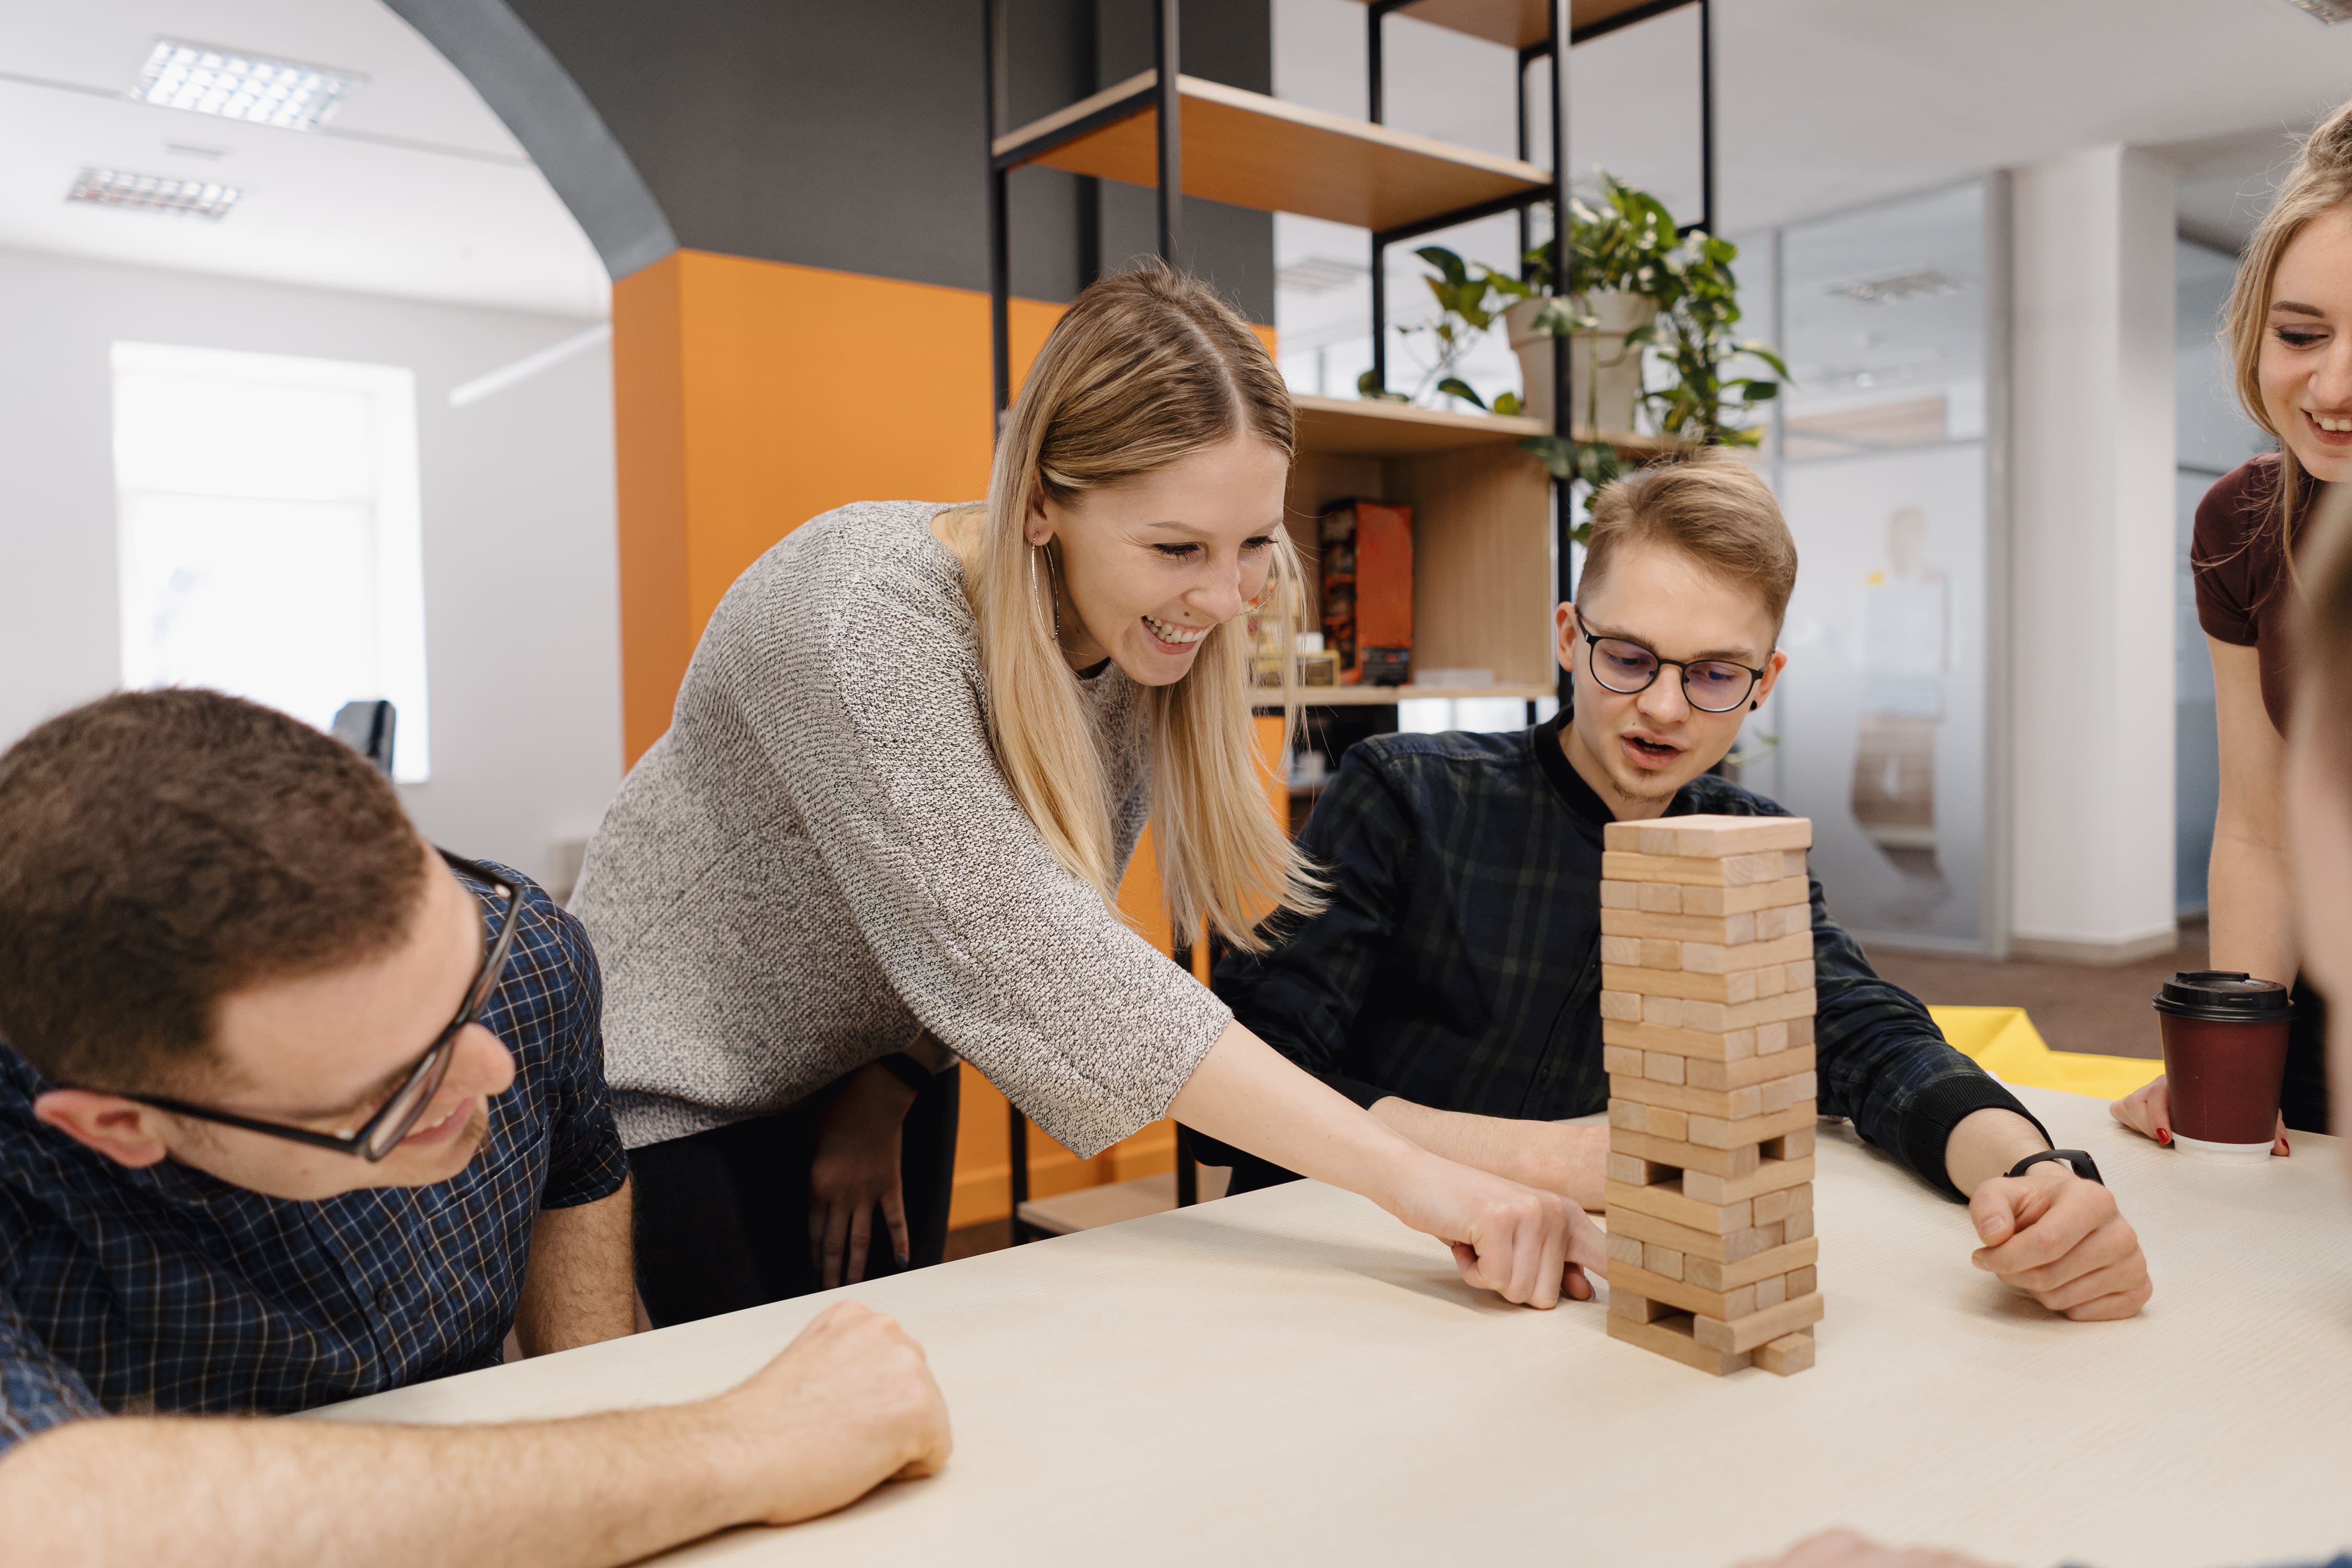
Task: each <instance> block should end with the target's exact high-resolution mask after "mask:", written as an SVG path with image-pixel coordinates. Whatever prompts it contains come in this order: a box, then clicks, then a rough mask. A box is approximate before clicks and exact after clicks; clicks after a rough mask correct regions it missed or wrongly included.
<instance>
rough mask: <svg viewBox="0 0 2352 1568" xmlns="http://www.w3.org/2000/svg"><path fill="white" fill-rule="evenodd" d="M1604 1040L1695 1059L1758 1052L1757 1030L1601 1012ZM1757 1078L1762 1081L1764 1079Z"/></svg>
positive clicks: (1719, 1058)
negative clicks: (1691, 1025) (1693, 1025)
mask: <svg viewBox="0 0 2352 1568" xmlns="http://www.w3.org/2000/svg"><path fill="white" fill-rule="evenodd" d="M1602 994H1604V995H1605V994H1607V993H1605V992H1604V993H1602ZM1669 1000H1671V998H1669ZM1601 1044H1602V1045H1604V1046H1632V1047H1634V1048H1635V1049H1636V1050H1642V1051H1661V1052H1664V1054H1666V1055H1668V1056H1676V1057H1690V1058H1694V1059H1696V1058H1705V1059H1706V1060H1708V1061H1713V1062H1736V1061H1741V1060H1744V1059H1746V1058H1749V1057H1752V1056H1754V1055H1755V1054H1756V1031H1755V1030H1753V1029H1725V1030H1719V1031H1717V1032H1715V1033H1712V1034H1710V1033H1707V1032H1706V1031H1704V1030H1699V1029H1683V1028H1677V1027H1675V1026H1673V1025H1671V1024H1651V1023H1644V1022H1642V1021H1641V1020H1638V1019H1629V1018H1612V1017H1610V1016H1608V1015H1607V1014H1605V1013H1604V1014H1602V1015H1601ZM1787 1070H1788V1069H1787V1068H1775V1069H1774V1070H1773V1071H1772V1072H1770V1073H1769V1074H1767V1075H1765V1076H1766V1077H1769V1078H1779V1077H1780V1076H1782V1074H1784V1073H1785V1072H1786V1071H1787ZM1757 1081H1758V1082H1759V1083H1760V1082H1762V1081H1763V1079H1757Z"/></svg>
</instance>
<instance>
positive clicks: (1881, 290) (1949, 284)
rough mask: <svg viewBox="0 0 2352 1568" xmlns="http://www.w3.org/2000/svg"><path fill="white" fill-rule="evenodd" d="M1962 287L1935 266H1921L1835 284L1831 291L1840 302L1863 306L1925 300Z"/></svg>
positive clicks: (1830, 288) (1832, 285)
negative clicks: (1881, 276) (1880, 276)
mask: <svg viewBox="0 0 2352 1568" xmlns="http://www.w3.org/2000/svg"><path fill="white" fill-rule="evenodd" d="M1959 286H1960V285H1959V283H1958V279H1953V278H1951V277H1949V276H1948V275H1947V274H1945V273H1941V272H1938V271H1937V270H1936V269H1935V268H1932V267H1922V268H1918V269H1917V270H1916V271H1912V272H1897V273H1894V274H1891V275H1890V276H1888V277H1885V278H1865V279H1862V280H1861V281H1859V282H1855V283H1832V284H1831V285H1830V287H1829V290H1828V291H1829V292H1830V293H1832V294H1833V295H1835V296H1837V297H1838V298H1839V299H1841V300H1858V301H1860V302H1861V303H1863V304H1864V305H1894V304H1900V303H1901V302H1902V301H1904V300H1924V299H1926V298H1927V297H1928V296H1929V295H1931V294H1949V293H1953V292H1955V291H1956V290H1958V288H1959Z"/></svg>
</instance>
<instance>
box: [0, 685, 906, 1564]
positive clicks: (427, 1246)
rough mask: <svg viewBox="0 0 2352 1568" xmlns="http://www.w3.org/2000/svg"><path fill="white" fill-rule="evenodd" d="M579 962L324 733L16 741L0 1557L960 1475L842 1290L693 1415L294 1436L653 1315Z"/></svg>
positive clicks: (1, 1110)
mask: <svg viewBox="0 0 2352 1568" xmlns="http://www.w3.org/2000/svg"><path fill="white" fill-rule="evenodd" d="M599 1006H600V996H599V991H598V982H597V975H596V965H595V960H594V957H593V954H592V953H591V952H590V951H589V948H588V944H587V942H586V940H585V938H584V937H583V934H582V932H581V931H580V928H579V926H578V924H577V923H576V922H575V921H572V918H571V917H570V916H569V915H567V914H565V913H564V912H563V911H562V910H560V909H558V908H556V907H555V905H554V904H553V903H552V902H551V901H550V900H548V898H547V896H546V895H545V894H544V893H542V892H541V891H540V890H539V889H537V888H535V887H532V886H531V885H530V883H529V882H528V881H527V880H525V879H522V878H520V877H519V876H517V875H516V874H515V873H513V872H510V871H507V870H504V869H501V868H499V867H496V866H491V865H485V864H478V863H476V862H472V861H467V860H461V859H458V858H455V857H451V856H445V855H442V854H440V853H438V852H436V851H435V850H433V849H431V848H429V847H427V846H426V845H425V843H424V842H423V841H422V840H421V839H420V838H419V837H417V835H416V833H415V829H414V828H412V827H411V826H409V824H408V822H407V820H406V818H405V817H404V815H403V813H402V810H401V806H400V803H399V800H398V799H397V797H396V796H395V795H394V793H393V790H392V787H391V785H390V784H388V783H387V782H385V781H384V780H383V778H382V777H381V776H380V775H378V774H377V773H375V772H374V771H373V769H371V768H370V767H368V765H367V764H366V763H363V762H362V760H361V759H360V758H359V757H357V756H356V755H355V754H353V753H352V752H350V751H348V750H346V749H345V748H344V747H342V746H341V744H340V743H338V742H334V741H332V740H331V739H329V738H328V737H327V736H325V735H323V734H320V733H319V732H318V731H313V730H310V729H309V728H308V727H306V726H304V725H302V724H299V723H298V722H296V721H293V720H291V719H289V718H287V717H286V716H285V715H283V714H280V713H277V712H274V711H272V710H268V709H266V708H261V707H258V706H257V705H255V704H252V703H249V702H245V701H242V700H237V699H235V698H230V697H224V696H221V695H219V694H217V693H213V692H204V691H158V692H142V693H126V694H121V695H118V696H115V697H110V698H108V699H105V700H101V701H99V702H96V703H92V704H90V705H89V706H87V707H85V708H81V709H78V710H75V711H73V712H70V713H68V714H65V715H63V716H62V717H60V718H58V719H55V720H52V721H49V722H47V723H46V724H43V725H41V726H40V727H38V728H37V729H36V730H35V731H32V732H31V733H30V734H28V735H27V736H26V737H25V738H24V739H23V740H22V741H20V742H17V743H16V745H15V746H14V747H12V748H11V749H10V750H9V751H8V752H6V753H5V755H0V1520H5V1521H6V1523H5V1526H0V1542H5V1548H0V1557H5V1559H6V1560H7V1561H9V1562H16V1561H23V1562H26V1563H36V1562H37V1563H77V1562H83V1561H89V1562H105V1563H123V1562H136V1563H142V1565H147V1568H153V1565H157V1564H164V1563H176V1562H180V1561H183V1560H187V1561H204V1562H234V1563H277V1562H281V1561H282V1562H287V1563H321V1562H331V1563H414V1562H433V1563H512V1562H533V1563H541V1562H544V1563H620V1562H626V1561H632V1560H634V1559H636V1558H638V1557H641V1556H644V1555H645V1554H646V1553H647V1552H654V1551H656V1550H659V1549H660V1548H662V1547H665V1546H668V1545H671V1544H674V1543H676V1542H680V1541H685V1540H688V1539H692V1538H694V1537H697V1536H700V1535H704V1534H707V1533H709V1531H713V1530H717V1529H719V1528H722V1527H724V1526H727V1525H730V1524H737V1523H742V1522H747V1521H767V1522H773V1523H783V1522H788V1521H792V1520H795V1519H801V1518H806V1517H810V1516H812V1515H814V1514H817V1513H822V1512H824V1511H827V1510H831V1509H834V1508H837V1507H839V1506H841V1505H842V1504H843V1503H845V1502H847V1501H849V1500H852V1499H853V1498H855V1497H856V1496H858V1495H859V1494H860V1493H862V1492H863V1491H865V1490H866V1489H867V1488H869V1487H871V1486H872V1485H874V1484H875V1483H876V1482H877V1481H879V1480H882V1479H887V1478H888V1477H890V1476H893V1475H902V1474H903V1475H919V1474H922V1473H925V1472H926V1471H928V1470H929V1468H932V1467H934V1466H936V1465H937V1464H938V1463H939V1462H940V1460H942V1459H943V1458H945V1455H946V1449H947V1441H948V1439H947V1426H946V1414H945V1410H944V1408H943V1407H942V1406H941V1405H940V1397H939V1391H938V1389H937V1387H936V1386H935V1385H934V1384H933V1383H932V1382H931V1379H930V1375H929V1372H928V1371H927V1370H926V1369H925V1367H924V1364H923V1357H922V1352H921V1351H920V1349H919V1347H917V1346H916V1345H915V1344H914V1343H913V1342H912V1341H910V1340H908V1338H907V1337H906V1335H905V1334H904V1333H902V1332H901V1331H899V1330H898V1327H897V1325H895V1324H893V1323H892V1322H891V1321H889V1320H888V1319H887V1318H882V1317H878V1316H877V1315H875V1314H873V1313H872V1312H870V1311H867V1310H865V1309H864V1308H862V1307H857V1306H855V1305H844V1306H841V1307H836V1308H835V1309H833V1310H832V1311H830V1312H828V1313H827V1314H825V1315H824V1317H821V1318H819V1319H818V1320H817V1321H816V1322H815V1323H814V1324H812V1325H811V1326H810V1328H809V1329H808V1330H807V1331H804V1332H803V1334H802V1335H801V1337H800V1338H799V1339H797V1340H795V1341H793V1343H792V1344H791V1345H790V1346H789V1347H788V1348H786V1349H785V1350H784V1351H783V1352H782V1354H781V1355H779V1356H778V1357H777V1358H776V1359H775V1360H774V1361H772V1362H771V1363H769V1364H768V1366H767V1367H766V1368H765V1369H763V1370H762V1371H761V1372H760V1373H758V1374H756V1375H755V1376H754V1377H753V1378H751V1381H749V1382H748V1383H745V1384H742V1385H740V1387H738V1388H736V1389H733V1390H731V1391H730V1392H729V1393H727V1394H721V1395H719V1396H718V1397H717V1398H714V1399H709V1400H705V1401H702V1402H700V1403H698V1404H691V1405H674V1406H669V1407H666V1408H656V1409H649V1410H638V1411H632V1412H627V1413H623V1414H616V1415H604V1416H590V1417H585V1418H582V1419H577V1420H570V1421H561V1422H546V1423H540V1424H534V1425H523V1426H494V1427H471V1428H448V1429H430V1428H417V1427H391V1426H365V1425H359V1424H346V1423H324V1422H274V1421H250V1420H247V1421H232V1420H216V1419H215V1420H206V1419H189V1417H203V1416H226V1415H283V1414H289V1413H292V1412H296V1411H299V1410H304V1409H308V1408H310V1407H313V1406H316V1405H324V1404H328V1403H331V1402H334V1401H339V1400H343V1399H349V1398H353V1397H356V1396H359V1395H362V1394H373V1393H376V1392H379V1391H381V1390H383V1389H388V1388H394V1387H398V1386H401V1385H404V1384H412V1383H416V1382H420V1381H423V1380H425V1379H429V1378H435V1377H441V1376H446V1375H447V1374H449V1373H457V1372H465V1371H470V1370H473V1369H475V1368H478V1367H484V1366H488V1365H491V1364H494V1363H497V1362H498V1361H499V1357H500V1344H501V1342H502V1341H503V1340H504V1338H505V1336H506V1334H507V1332H508V1331H509V1328H511V1329H512V1330H513V1331H514V1332H515V1334H516V1335H517V1337H518V1339H519V1340H520V1342H521V1345H522V1347H523V1349H524V1351H525V1352H527V1353H530V1354H534V1355H536V1354H543V1353H546V1352H552V1351H560V1350H564V1349H567V1348H570V1347H572V1346H575V1345H584V1344H587V1343H590V1342H593V1341H597V1340H604V1339H610V1338H613V1337H614V1336H616V1335H621V1334H625V1333H628V1332H630V1331H631V1330H632V1328H633V1327H634V1323H635V1300H634V1296H633V1292H632V1288H631V1280H630V1246H629V1194H628V1186H627V1167H626V1164H625V1159H624V1156H623V1154H622V1152H621V1146H620V1142H619V1139H618V1136H617V1134H616V1132H615V1130H614V1123H613V1117H612V1113H611V1110H610V1109H609V1106H608V1104H607V1100H606V1092H605V1087H604V1071H603V1043H602V1036H601V1033H600V1030H599V1024H598V1015H599Z"/></svg>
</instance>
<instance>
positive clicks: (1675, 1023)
mask: <svg viewBox="0 0 2352 1568" xmlns="http://www.w3.org/2000/svg"><path fill="white" fill-rule="evenodd" d="M1603 994H1606V993H1603ZM1641 1021H1642V1022H1643V1023H1644V1024H1655V1025H1657V1026H1659V1027H1660V1028H1664V1029H1678V1028H1680V1027H1682V1022H1683V999H1682V998H1681V997H1679V996H1651V995H1645V996H1643V998H1642V1017H1641Z"/></svg>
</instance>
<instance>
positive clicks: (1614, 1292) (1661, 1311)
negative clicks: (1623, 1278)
mask: <svg viewBox="0 0 2352 1568" xmlns="http://www.w3.org/2000/svg"><path fill="white" fill-rule="evenodd" d="M1673 1310H1674V1309H1673V1308H1672V1307H1670V1306H1668V1305H1666V1303H1664V1301H1653V1300H1650V1299H1649V1298H1648V1297H1647V1296H1644V1295H1642V1294H1641V1293H1640V1292H1638V1291H1636V1290H1633V1289H1620V1288H1619V1287H1618V1286H1616V1285H1614V1284H1612V1285H1611V1286H1610V1287H1609V1321H1611V1322H1612V1323H1614V1322H1617V1321H1620V1320H1622V1321H1626V1322H1629V1323H1650V1322H1655V1321H1657V1320H1658V1319H1660V1318H1663V1317H1664V1316H1665V1315H1666V1314H1667V1313H1669V1312H1671V1311H1673Z"/></svg>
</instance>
